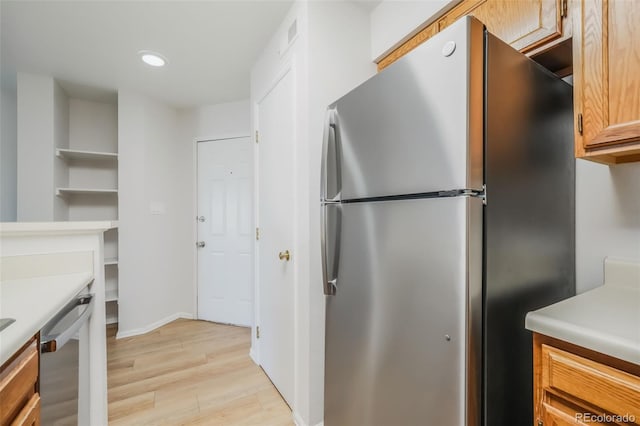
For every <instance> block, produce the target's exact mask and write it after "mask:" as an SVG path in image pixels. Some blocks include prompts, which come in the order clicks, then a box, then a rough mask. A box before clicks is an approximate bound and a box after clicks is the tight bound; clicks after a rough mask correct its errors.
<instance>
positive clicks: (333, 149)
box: [320, 109, 342, 202]
mask: <svg viewBox="0 0 640 426" xmlns="http://www.w3.org/2000/svg"><path fill="white" fill-rule="evenodd" d="M337 138H338V120H337V112H336V110H335V109H328V110H327V114H326V116H325V126H324V139H323V141H322V167H321V168H320V174H321V176H320V201H321V202H324V201H339V200H340V189H341V185H342V182H341V173H340V167H339V151H338V144H337ZM332 154H333V155H332ZM330 157H333V158H330ZM332 160H333V161H332ZM330 163H331V164H332V165H333V170H330V169H329V165H330ZM330 173H331V174H332V176H331V178H333V179H334V180H335V183H334V184H335V188H331V189H334V192H335V193H334V194H329V191H330V188H329V185H330V184H329V178H330V176H329V175H330Z"/></svg>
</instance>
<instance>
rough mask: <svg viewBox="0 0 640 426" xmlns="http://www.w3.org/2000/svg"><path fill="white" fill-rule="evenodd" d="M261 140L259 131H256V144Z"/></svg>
mask: <svg viewBox="0 0 640 426" xmlns="http://www.w3.org/2000/svg"><path fill="white" fill-rule="evenodd" d="M259 140H260V136H259V133H258V131H257V130H256V143H258V141H259Z"/></svg>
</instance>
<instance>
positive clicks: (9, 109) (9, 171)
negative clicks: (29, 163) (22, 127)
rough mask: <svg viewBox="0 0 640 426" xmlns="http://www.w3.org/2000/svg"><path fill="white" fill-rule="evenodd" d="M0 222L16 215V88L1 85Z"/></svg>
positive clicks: (11, 220)
mask: <svg viewBox="0 0 640 426" xmlns="http://www.w3.org/2000/svg"><path fill="white" fill-rule="evenodd" d="M0 118H1V119H2V122H1V123H0V222H14V221H15V220H16V215H17V206H16V203H17V189H18V185H17V173H18V170H17V161H18V160H17V158H18V152H17V150H18V117H17V105H16V90H15V88H14V90H12V89H11V88H8V87H7V88H5V87H2V98H1V104H0Z"/></svg>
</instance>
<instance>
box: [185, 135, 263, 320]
mask: <svg viewBox="0 0 640 426" xmlns="http://www.w3.org/2000/svg"><path fill="white" fill-rule="evenodd" d="M241 138H251V136H249V135H246V134H244V133H226V134H225V133H221V134H218V135H212V136H208V137H204V136H203V137H196V138H194V139H193V140H192V142H191V152H192V156H191V157H192V164H193V167H192V169H193V173H192V174H191V182H192V187H193V188H194V191H193V199H192V206H193V210H192V215H191V218H192V219H193V222H192V223H191V234H192V237H193V238H192V240H193V245H192V246H191V250H192V253H193V265H192V267H193V283H192V286H193V312H194V318H196V319H200V313H199V312H198V248H197V247H196V242H197V241H198V220H197V218H198V143H200V142H215V141H223V140H229V139H241ZM254 155H255V153H254ZM254 173H255V168H254ZM254 185H255V179H254ZM255 193H256V191H255V186H254V188H253V201H254V202H255ZM254 212H255V208H254ZM255 221H256V217H255V216H253V223H254V224H255ZM254 247H255V244H254ZM254 256H255V249H254ZM254 268H255V266H254ZM254 274H255V269H254ZM253 304H254V307H255V300H254V301H253ZM254 310H255V308H254ZM253 322H254V324H255V317H254V318H253Z"/></svg>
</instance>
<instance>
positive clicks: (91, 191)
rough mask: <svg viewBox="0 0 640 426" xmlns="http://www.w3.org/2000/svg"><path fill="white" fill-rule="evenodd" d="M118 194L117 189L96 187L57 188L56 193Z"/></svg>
mask: <svg viewBox="0 0 640 426" xmlns="http://www.w3.org/2000/svg"><path fill="white" fill-rule="evenodd" d="M111 194H113V195H117V194H118V190H117V189H96V188H56V195H57V196H58V197H62V196H65V195H111Z"/></svg>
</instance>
